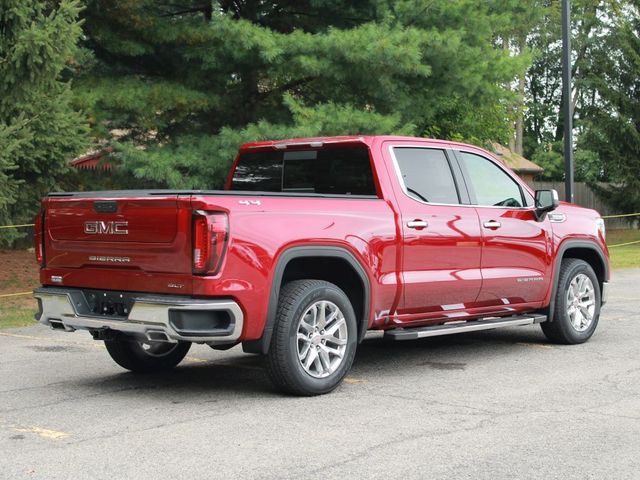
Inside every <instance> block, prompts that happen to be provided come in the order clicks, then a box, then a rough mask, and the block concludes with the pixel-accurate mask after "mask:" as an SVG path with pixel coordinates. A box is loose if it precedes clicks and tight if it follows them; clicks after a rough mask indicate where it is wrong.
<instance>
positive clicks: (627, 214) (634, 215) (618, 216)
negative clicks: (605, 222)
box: [602, 213, 640, 218]
mask: <svg viewBox="0 0 640 480" xmlns="http://www.w3.org/2000/svg"><path fill="white" fill-rule="evenodd" d="M638 215H640V213H623V214H620V215H604V216H603V217H602V218H622V217H636V216H638Z"/></svg>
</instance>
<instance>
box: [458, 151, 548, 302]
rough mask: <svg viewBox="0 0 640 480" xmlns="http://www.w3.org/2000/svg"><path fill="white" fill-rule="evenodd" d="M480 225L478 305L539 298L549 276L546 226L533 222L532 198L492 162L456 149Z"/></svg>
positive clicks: (539, 300) (537, 299) (545, 221)
mask: <svg viewBox="0 0 640 480" xmlns="http://www.w3.org/2000/svg"><path fill="white" fill-rule="evenodd" d="M456 155H457V157H458V159H459V163H460V167H461V168H462V170H463V172H464V174H465V178H466V179H467V186H468V187H469V194H470V196H471V200H472V201H473V203H475V204H476V205H477V207H476V209H477V212H478V216H479V218H480V226H481V229H482V238H483V247H482V279H483V282H482V289H481V291H480V296H479V297H478V302H479V304H480V305H482V306H492V305H499V306H501V308H502V309H505V310H509V309H510V308H511V306H512V305H515V304H532V303H536V302H541V301H542V300H543V299H544V297H545V294H546V292H547V289H548V287H549V284H550V282H551V279H552V275H551V272H552V265H551V261H552V257H551V241H552V236H551V233H552V232H551V226H550V223H549V220H548V219H545V220H544V221H542V222H538V221H537V220H536V219H535V216H534V209H533V198H532V197H531V195H530V194H529V193H528V192H527V191H526V190H525V189H524V188H522V187H521V186H520V185H519V184H518V182H517V181H516V180H515V179H514V178H513V177H512V176H511V174H509V173H508V172H507V171H506V170H505V169H504V168H503V167H502V166H500V165H498V163H497V162H494V161H493V160H491V159H489V158H487V157H485V156H483V155H479V154H477V153H472V152H465V151H456Z"/></svg>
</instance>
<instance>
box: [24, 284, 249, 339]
mask: <svg viewBox="0 0 640 480" xmlns="http://www.w3.org/2000/svg"><path fill="white" fill-rule="evenodd" d="M33 295H34V297H35V298H36V299H37V300H38V304H39V312H38V314H37V315H36V319H37V320H38V321H39V322H40V323H42V324H44V325H47V326H50V327H52V328H56V329H61V330H66V331H68V332H72V331H75V330H92V331H101V330H106V329H109V330H112V331H116V332H122V333H125V334H130V335H135V336H139V337H142V338H146V339H147V340H149V341H165V342H174V343H175V342H177V341H188V342H197V343H207V344H210V345H224V344H230V343H234V342H237V340H238V339H239V338H240V335H241V334H242V326H243V323H244V315H243V313H242V310H241V309H240V306H239V305H238V304H237V303H236V302H234V301H233V300H199V299H192V298H188V297H173V296H170V295H166V296H165V295H147V294H140V295H135V298H134V301H133V306H132V307H131V311H130V312H129V313H128V315H126V317H114V316H108V315H96V314H87V313H86V308H85V305H84V304H83V302H84V299H85V297H84V293H83V291H82V290H81V289H73V288H46V287H45V288H38V289H36V290H34V292H33Z"/></svg>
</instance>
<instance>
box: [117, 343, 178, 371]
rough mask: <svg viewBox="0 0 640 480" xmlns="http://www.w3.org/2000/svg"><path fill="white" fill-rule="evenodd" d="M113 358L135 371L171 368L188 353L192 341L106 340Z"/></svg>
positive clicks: (124, 366)
mask: <svg viewBox="0 0 640 480" xmlns="http://www.w3.org/2000/svg"><path fill="white" fill-rule="evenodd" d="M104 345H105V346H106V347H107V352H109V355H111V358H113V360H115V362H116V363H117V364H118V365H120V366H121V367H122V368H126V369H127V370H131V371H132V372H135V373H152V372H161V371H164V370H169V369H171V368H173V367H175V366H176V365H178V364H179V363H180V362H181V361H182V359H183V358H184V357H185V356H186V355H187V352H188V351H189V348H191V342H178V343H166V342H143V341H137V340H135V339H133V338H131V339H129V338H122V337H121V338H117V339H115V340H105V342H104Z"/></svg>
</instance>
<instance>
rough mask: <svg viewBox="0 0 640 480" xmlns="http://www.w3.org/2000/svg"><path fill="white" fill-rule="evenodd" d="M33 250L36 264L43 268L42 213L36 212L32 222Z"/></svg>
mask: <svg viewBox="0 0 640 480" xmlns="http://www.w3.org/2000/svg"><path fill="white" fill-rule="evenodd" d="M33 225H34V227H33V232H34V234H33V248H34V250H35V253H36V262H38V263H39V264H40V266H42V267H44V236H43V230H44V212H42V211H41V212H38V215H36V218H35V219H34V220H33Z"/></svg>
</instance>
